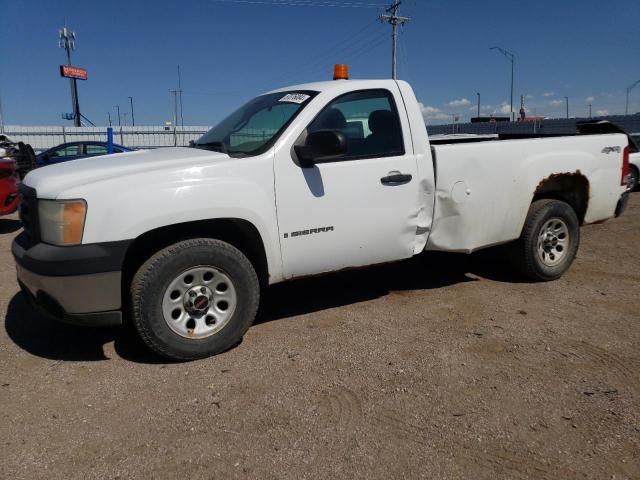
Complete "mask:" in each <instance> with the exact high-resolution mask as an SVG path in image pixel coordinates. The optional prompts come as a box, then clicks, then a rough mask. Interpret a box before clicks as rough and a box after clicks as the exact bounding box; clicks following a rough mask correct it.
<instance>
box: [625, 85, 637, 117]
mask: <svg viewBox="0 0 640 480" xmlns="http://www.w3.org/2000/svg"><path fill="white" fill-rule="evenodd" d="M638 84H640V80H638V81H637V82H634V83H632V84H631V85H630V86H629V87H628V88H627V101H626V102H625V107H624V114H625V115H629V94H630V93H631V90H633V89H634V88H636V87H637V86H638Z"/></svg>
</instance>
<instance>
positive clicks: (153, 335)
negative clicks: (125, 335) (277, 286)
mask: <svg viewBox="0 0 640 480" xmlns="http://www.w3.org/2000/svg"><path fill="white" fill-rule="evenodd" d="M189 281H191V282H190V283H189ZM223 287H224V288H223ZM130 291H131V309H132V321H133V324H134V327H135V329H136V330H137V332H138V334H139V335H140V337H141V338H142V340H143V341H144V343H145V344H146V345H147V346H148V347H149V348H151V349H152V350H153V351H154V352H156V353H158V354H160V355H162V356H164V357H167V358H170V359H173V360H192V359H196V358H204V357H208V356H211V355H216V354H218V353H221V352H224V351H225V350H228V349H229V348H231V347H233V346H234V345H236V344H237V343H238V342H239V341H240V340H241V339H242V336H243V335H244V333H245V332H246V331H247V329H248V328H249V327H250V326H251V324H252V323H253V320H254V318H255V315H256V311H257V309H258V303H259V298H260V286H259V283H258V277H257V275H256V272H255V270H254V268H253V265H252V264H251V262H250V261H249V260H248V259H247V257H245V256H244V254H243V253H242V252H240V250H238V249H236V248H235V247H233V246H231V245H229V244H228V243H225V242H222V241H220V240H213V239H208V238H196V239H191V240H185V241H181V242H178V243H175V244H173V245H171V246H169V247H167V248H164V249H163V250H160V251H159V252H157V253H156V254H154V255H153V256H152V257H151V258H149V259H148V260H147V261H146V262H145V263H144V264H143V265H142V266H141V267H140V269H139V270H138V271H137V272H136V274H135V275H134V277H133V280H132V282H131V289H130ZM205 300H206V301H205ZM225 304H226V308H224V307H225ZM178 312H180V313H178Z"/></svg>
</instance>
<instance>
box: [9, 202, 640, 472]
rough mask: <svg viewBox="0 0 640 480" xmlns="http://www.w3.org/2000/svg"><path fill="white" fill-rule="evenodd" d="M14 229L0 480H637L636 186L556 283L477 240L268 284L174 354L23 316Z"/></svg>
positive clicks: (639, 273)
mask: <svg viewBox="0 0 640 480" xmlns="http://www.w3.org/2000/svg"><path fill="white" fill-rule="evenodd" d="M18 228H19V223H18V222H17V220H15V216H14V217H9V218H3V219H0V251H1V252H2V253H1V254H0V281H1V284H0V311H1V312H2V315H3V317H4V318H5V320H4V329H3V330H2V332H1V333H0V405H1V406H2V409H1V412H0V441H2V443H3V444H2V446H1V449H0V452H1V453H0V477H1V478H7V479H17V478H25V479H27V478H28V479H39V478H42V479H45V478H46V479H52V478H65V479H76V478H78V479H83V480H84V479H92V478H112V479H113V478H122V479H124V478H190V479H200V478H202V479H224V478H274V479H276V478H287V479H301V478H384V479H390V478H429V479H447V478H468V479H474V480H475V479H483V478H486V479H496V478H508V479H524V478H531V479H554V480H556V479H573V478H580V479H582V478H593V479H613V478H615V479H624V478H628V479H632V478H636V479H637V478H640V301H638V290H639V289H640V193H636V194H634V197H633V198H632V199H631V204H630V207H629V209H628V211H627V212H626V213H625V215H623V216H622V217H621V218H619V219H616V220H612V221H609V222H607V223H605V224H602V225H591V226H587V227H585V228H583V230H582V232H583V237H582V246H581V249H580V253H579V256H578V259H577V260H576V263H575V264H574V266H573V268H572V269H571V270H570V271H569V273H568V274H567V275H565V276H564V277H563V278H562V279H561V280H559V281H556V282H551V283H538V284H531V283H523V282H522V281H521V280H520V279H519V278H518V277H516V276H514V275H513V274H512V273H511V271H510V269H509V268H508V267H506V266H504V262H502V260H501V258H500V257H499V255H498V254H496V253H495V252H488V253H482V254H476V255H473V256H471V257H467V256H458V255H441V254H438V255H434V254H429V255H423V256H421V257H419V258H416V259H414V260H411V261H407V262H403V263H400V264H395V265H391V266H385V267H377V268H370V269H365V270H360V271H355V272H346V273H340V274H335V275H329V276H325V277H320V278H313V279H307V280H303V281H299V282H294V283H290V284H284V285H279V286H276V287H273V288H271V289H270V290H269V291H268V292H267V293H266V298H265V300H264V302H263V305H262V307H261V312H260V314H259V318H258V320H257V322H256V325H255V326H254V327H253V328H251V329H250V330H249V332H248V334H247V335H246V337H245V339H244V341H243V342H242V343H241V344H240V345H239V346H237V347H236V348H234V349H233V350H231V351H229V352H227V353H225V354H223V355H219V356H217V357H215V358H210V359H207V360H202V361H196V362H191V363H182V364H180V363H165V362H163V361H162V360H160V359H158V358H157V357H154V356H153V355H151V354H150V353H148V352H147V351H146V350H145V348H144V347H143V346H142V345H141V344H140V343H139V342H138V341H137V340H136V339H135V337H134V336H133V335H132V332H131V331H130V330H129V329H127V328H113V329H102V330H97V329H80V328H74V327H70V326H64V325H58V324H55V323H52V322H50V321H48V320H46V319H44V318H42V317H40V316H38V315H37V314H35V313H34V312H33V311H32V310H31V309H30V308H29V306H28V305H27V304H26V303H25V301H24V300H23V299H22V297H21V295H20V294H19V293H18V289H17V285H16V282H15V272H14V266H13V259H12V258H11V254H10V251H9V245H10V242H11V240H12V238H13V237H14V236H15V235H16V234H17V232H18Z"/></svg>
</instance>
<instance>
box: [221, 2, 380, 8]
mask: <svg viewBox="0 0 640 480" xmlns="http://www.w3.org/2000/svg"><path fill="white" fill-rule="evenodd" d="M213 1H214V2H217V3H237V4H250V5H269V6H272V7H283V6H285V7H328V8H382V7H383V5H381V4H378V3H365V2H345V3H338V2H335V1H321V0H308V1H307V0H299V1H296V0H273V1H268V0H213Z"/></svg>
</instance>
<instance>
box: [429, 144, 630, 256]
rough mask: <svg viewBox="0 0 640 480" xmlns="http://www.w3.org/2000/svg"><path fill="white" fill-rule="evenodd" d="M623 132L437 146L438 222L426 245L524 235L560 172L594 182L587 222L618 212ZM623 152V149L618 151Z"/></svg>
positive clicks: (477, 243)
mask: <svg viewBox="0 0 640 480" xmlns="http://www.w3.org/2000/svg"><path fill="white" fill-rule="evenodd" d="M626 142H627V140H626V137H625V136H624V135H593V136H584V137H579V136H578V137H559V138H545V139H542V138H541V139H528V140H508V141H500V142H483V143H476V144H459V145H442V146H435V147H434V151H435V160H434V161H435V164H436V168H437V182H436V203H435V210H434V219H435V220H434V224H433V227H432V233H431V235H430V237H429V241H428V243H427V246H426V249H428V250H449V251H459V252H472V251H474V250H477V249H480V248H484V247H489V246H492V245H497V244H500V243H505V242H508V241H510V240H514V239H516V238H518V237H519V236H520V232H521V231H522V226H523V225H524V221H525V218H526V215H527V211H528V209H529V205H530V204H531V201H532V200H533V198H534V194H535V192H536V190H537V189H538V188H540V186H541V185H543V184H544V183H545V182H546V181H548V180H549V179H551V178H552V177H553V176H554V175H559V174H567V175H581V176H583V177H584V178H585V179H586V181H587V182H588V203H587V209H586V213H585V217H584V221H585V223H592V222H596V221H601V220H605V219H607V218H610V217H613V215H614V211H615V207H616V204H617V201H618V199H619V198H620V195H621V194H622V192H623V191H624V187H622V186H619V185H620V174H621V166H622V154H621V153H619V152H618V153H617V152H615V151H610V152H609V153H606V151H607V147H617V146H619V147H622V148H623V147H624V146H625V145H626ZM620 152H621V149H620Z"/></svg>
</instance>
